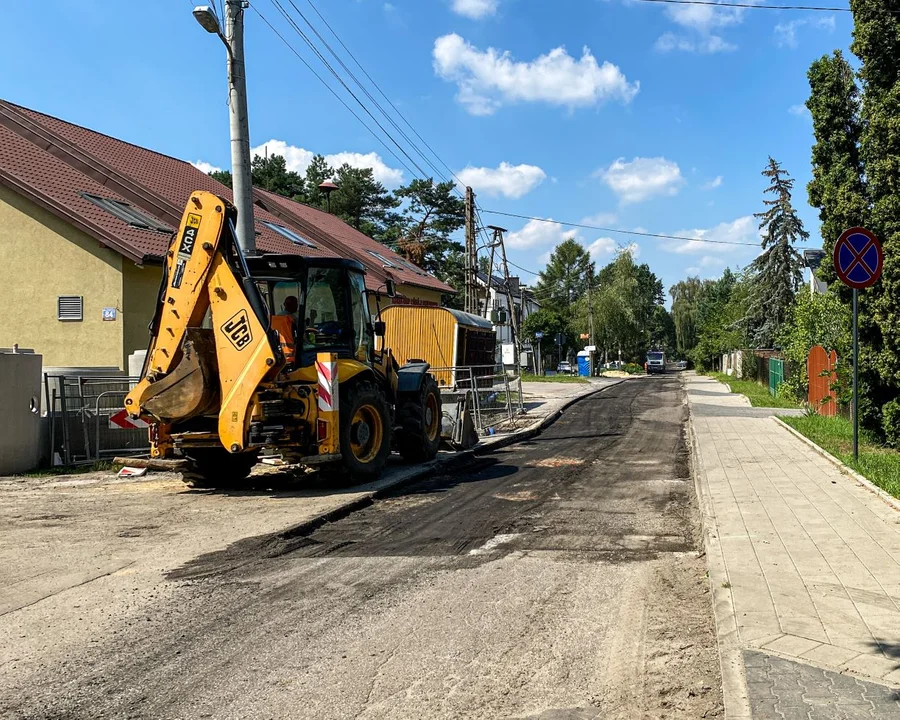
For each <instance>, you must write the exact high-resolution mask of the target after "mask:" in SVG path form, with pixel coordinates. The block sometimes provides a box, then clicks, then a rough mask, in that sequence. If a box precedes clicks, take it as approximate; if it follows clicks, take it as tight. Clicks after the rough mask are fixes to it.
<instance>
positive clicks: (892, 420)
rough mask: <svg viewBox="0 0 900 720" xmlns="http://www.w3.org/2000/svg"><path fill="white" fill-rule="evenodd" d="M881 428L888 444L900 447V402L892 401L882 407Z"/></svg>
mask: <svg viewBox="0 0 900 720" xmlns="http://www.w3.org/2000/svg"><path fill="white" fill-rule="evenodd" d="M881 427H882V428H883V430H884V439H885V441H886V442H887V444H888V445H890V446H891V447H895V448H896V447H900V400H897V399H894V400H891V401H890V402H887V403H885V404H884V405H883V406H882V407H881Z"/></svg>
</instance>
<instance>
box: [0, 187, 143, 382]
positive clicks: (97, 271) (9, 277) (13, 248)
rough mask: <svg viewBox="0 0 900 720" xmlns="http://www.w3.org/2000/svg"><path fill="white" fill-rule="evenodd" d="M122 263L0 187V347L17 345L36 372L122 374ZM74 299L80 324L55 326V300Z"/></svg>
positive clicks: (62, 223)
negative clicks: (72, 369)
mask: <svg viewBox="0 0 900 720" xmlns="http://www.w3.org/2000/svg"><path fill="white" fill-rule="evenodd" d="M123 262H127V261H125V260H123V258H122V256H121V255H120V254H119V253H117V252H115V251H113V250H109V249H107V248H103V247H101V246H100V243H98V242H97V240H95V239H93V238H91V237H89V236H88V235H86V234H85V233H83V232H81V231H80V230H77V229H76V228H74V227H73V226H71V225H69V224H68V223H66V222H65V221H63V220H61V219H60V218H58V217H56V216H55V215H53V214H52V213H50V212H48V211H46V210H44V209H43V208H41V207H39V206H38V205H36V204H34V203H33V202H31V201H30V200H27V199H26V198H23V197H22V196H21V195H19V194H17V193H15V192H12V191H11V190H9V189H7V188H5V187H2V186H0V307H2V308H3V310H2V312H0V347H12V345H13V344H14V343H18V344H19V346H20V347H23V348H34V351H35V352H36V353H39V354H41V355H43V358H44V366H45V367H48V366H105V367H122V332H123V331H122V322H121V319H116V320H115V321H112V322H110V321H106V322H104V320H103V317H102V313H103V308H105V307H114V308H117V309H119V310H121V308H122V265H123ZM59 295H81V296H82V297H83V298H84V300H83V303H84V310H83V317H84V319H83V320H81V321H61V320H58V319H57V304H56V301H57V296H59Z"/></svg>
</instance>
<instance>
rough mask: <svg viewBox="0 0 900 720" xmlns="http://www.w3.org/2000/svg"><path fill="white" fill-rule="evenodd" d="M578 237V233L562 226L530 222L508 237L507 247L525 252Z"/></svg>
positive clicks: (537, 221) (536, 221)
mask: <svg viewBox="0 0 900 720" xmlns="http://www.w3.org/2000/svg"><path fill="white" fill-rule="evenodd" d="M547 220H552V218H547ZM577 235H578V231H576V230H567V229H565V228H564V227H563V226H562V225H557V224H555V223H553V222H544V221H542V220H529V221H528V222H527V223H526V224H525V226H524V227H523V228H522V229H521V230H516V231H515V232H511V233H509V235H507V236H506V247H508V248H515V249H517V250H524V249H525V248H532V247H540V246H542V245H550V244H553V245H556V244H558V243H561V242H562V241H563V240H568V239H569V238H574V237H576V236H577Z"/></svg>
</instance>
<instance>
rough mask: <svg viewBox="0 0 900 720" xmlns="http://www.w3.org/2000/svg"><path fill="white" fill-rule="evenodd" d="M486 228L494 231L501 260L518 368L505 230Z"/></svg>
mask: <svg viewBox="0 0 900 720" xmlns="http://www.w3.org/2000/svg"><path fill="white" fill-rule="evenodd" d="M488 228H489V229H491V230H493V231H494V245H499V247H500V258H501V260H503V286H504V288H505V289H506V302H507V303H508V304H509V327H510V329H511V330H512V341H513V346H514V347H515V353H514V355H515V364H516V368H517V369H518V367H519V356H520V355H521V352H522V349H521V347H519V325H518V319H517V318H516V304H515V302H514V301H513V295H512V288H511V287H510V282H509V263H507V261H506V245H505V243H504V242H503V233H505V232H506V228H502V227H497V226H496V225H488ZM520 293H521V290H520ZM523 302H524V298H523Z"/></svg>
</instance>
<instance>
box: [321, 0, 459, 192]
mask: <svg viewBox="0 0 900 720" xmlns="http://www.w3.org/2000/svg"><path fill="white" fill-rule="evenodd" d="M306 2H307V3H308V4H309V6H310V7H311V8H312V9H313V12H315V14H316V15H318V17H319V19H320V20H321V21H322V22H323V23H324V25H325V27H327V28H328V31H329V32H330V33H331V34H332V35H333V36H334V39H335V40H337V41H338V43H339V44H340V46H341V47H342V48H343V49H344V52H346V53H347V54H348V55H349V56H350V59H351V60H353V62H354V64H355V65H356V67H358V68H359V69H360V70H361V71H362V73H363V75H365V76H366V79H367V80H368V81H369V82H370V83H372V85H373V86H374V88H375V89H376V90H377V91H378V93H379V95H381V97H383V98H384V99H385V101H386V102H387V103H388V105H390V106H391V109H393V111H394V112H395V113H397V117H399V118H400V119H401V120H402V121H403V122H404V124H405V125H406V126H407V127H408V128H409V129H410V130H412V132H413V134H414V135H415V136H416V137H417V138H418V139H419V141H420V142H421V143H422V144H423V145H424V146H425V147H426V148H427V149H428V151H429V152H430V153H431V155H432V156H433V157H434V158H435V159H436V160H437V161H438V163H439V164H440V165H442V166H443V167H444V168H445V169H446V170H447V172H448V173H450V175H451V176H452V177H453V178H455V179H456V181H457V182H458V183H459V184H460V185H462V184H463V182H462V181H461V180H460V179H459V177H457V175H456V173H455V172H453V170H452V169H451V168H450V166H449V165H447V163H445V162H444V161H443V159H442V158H441V156H440V155H438V154H437V152H435V150H434V148H432V147H431V145H429V144H428V142H427V141H426V140H425V138H423V137H422V136H421V135H420V134H419V131H418V130H416V129H415V128H414V127H413V126H412V124H411V123H410V122H409V120H407V119H406V117H405V116H404V115H403V113H402V112H400V110H399V109H398V108H397V106H396V105H395V104H394V103H393V101H392V100H391V99H390V98H389V97H388V96H387V95H386V94H385V92H384V91H383V90H382V89H381V86H380V85H379V84H378V83H377V82H376V81H375V79H374V78H373V77H372V76H371V75H370V74H369V72H368V71H367V70H366V69H365V68H364V67H363V66H362V64H361V63H360V62H359V60H357V59H356V56H355V55H354V54H353V52H352V51H351V50H350V48H348V47H347V45H346V44H345V43H344V41H343V40H341V38H340V36H339V35H338V34H337V32H335V30H334V28H332V27H331V25H330V24H329V22H328V20H326V19H325V17H324V16H323V15H322V13H320V12H319V9H318V8H317V7H316V5H315V3H314V2H313V0H306ZM316 34H317V35H318V33H316ZM323 42H324V40H323ZM326 47H327V45H326ZM330 49H331V48H329V50H330ZM331 52H332V54H333V55H334V51H333V50H332V51H331ZM335 57H336V56H335ZM341 64H342V65H343V63H341ZM348 72H349V71H348ZM354 79H355V78H354ZM357 84H359V81H358V80H357ZM367 94H368V93H367ZM370 97H371V96H370ZM382 113H384V110H383V109H382ZM385 116H387V115H386V113H385ZM391 122H392V124H393V121H391ZM395 127H396V125H395ZM398 130H400V129H399V128H398ZM400 132H401V133H402V132H403V131H402V130H400ZM403 136H404V137H405V138H406V139H407V141H409V142H410V144H412V145H413V147H415V144H414V143H413V142H412V140H410V139H409V137H408V136H407V135H406V134H405V133H404V135H403ZM416 151H417V152H418V153H419V154H420V155H421V156H422V157H423V158H424V159H425V161H426V162H427V163H428V165H429V167H431V169H432V170H435V172H436V174H437V175H438V176H440V175H441V172H440V171H438V170H437V169H436V168H435V167H434V165H432V164H431V162H430V161H429V160H428V159H427V158H425V155H424V153H422V152H421V150H419V149H418V148H417V149H416Z"/></svg>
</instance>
